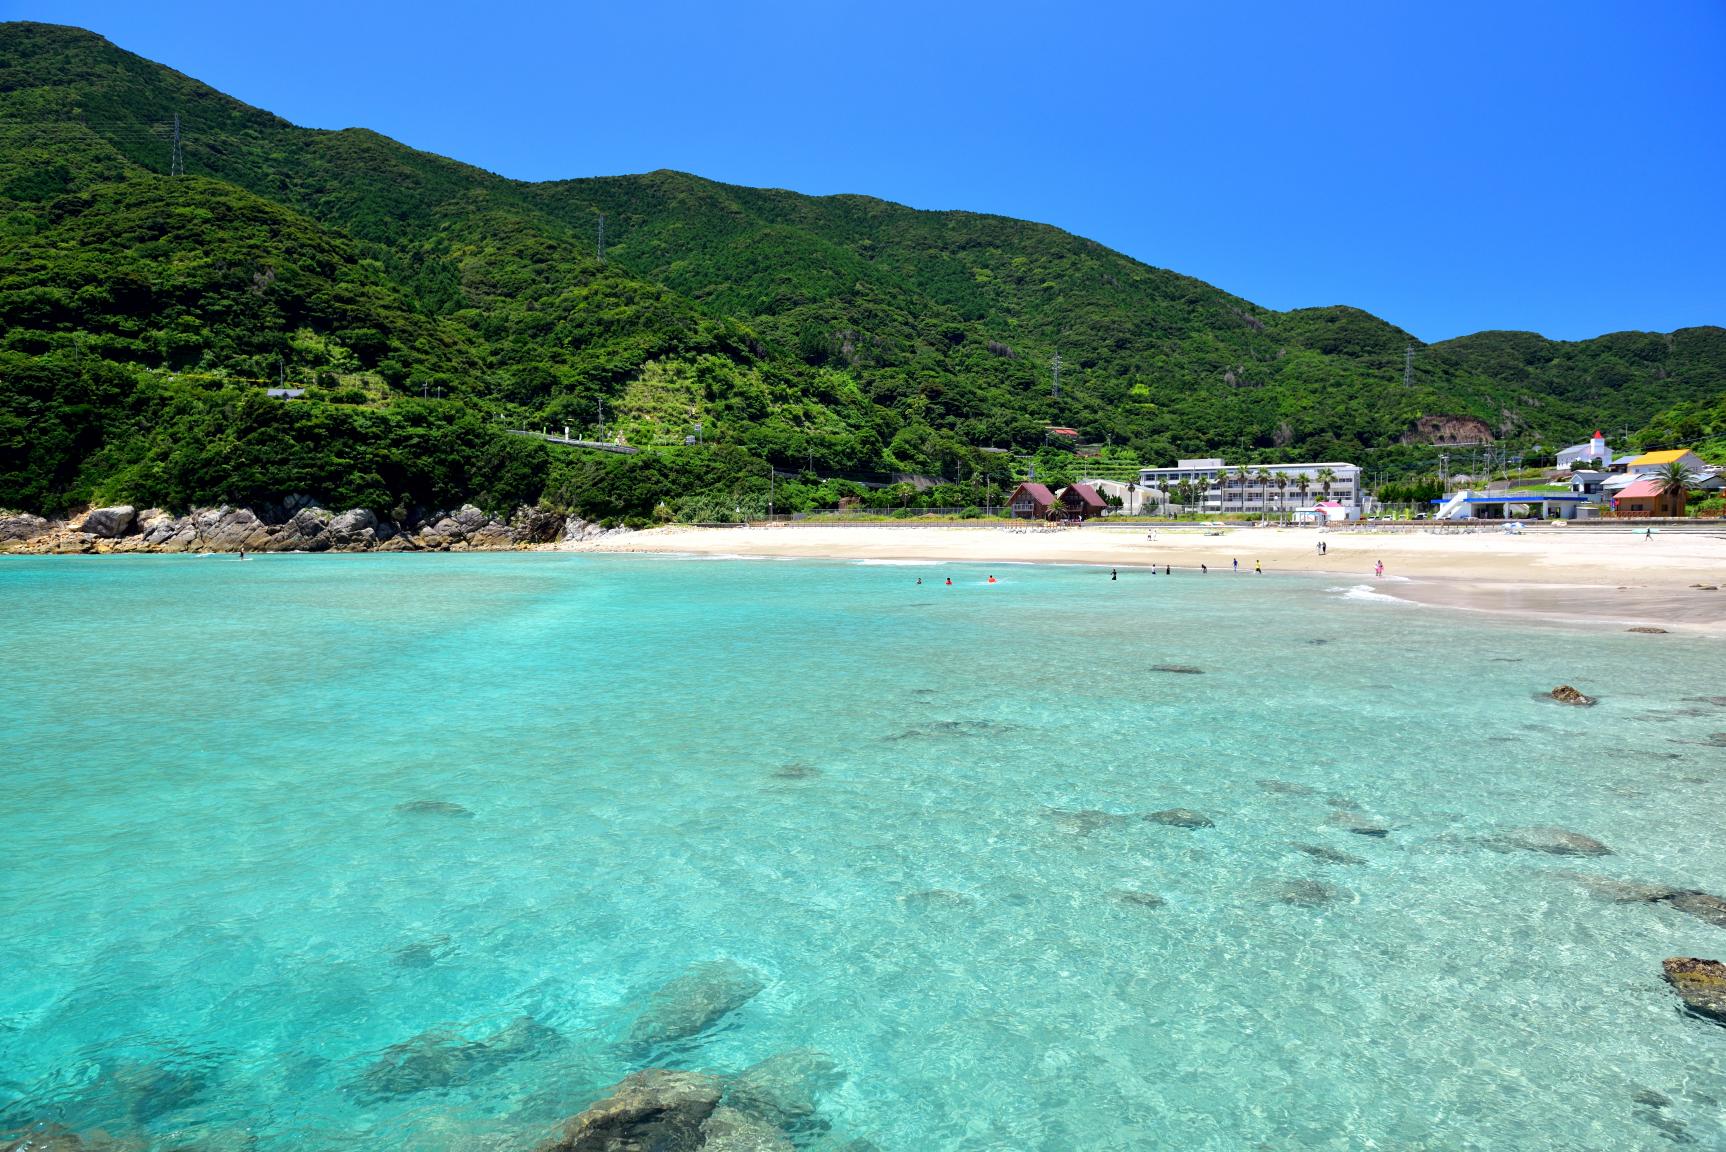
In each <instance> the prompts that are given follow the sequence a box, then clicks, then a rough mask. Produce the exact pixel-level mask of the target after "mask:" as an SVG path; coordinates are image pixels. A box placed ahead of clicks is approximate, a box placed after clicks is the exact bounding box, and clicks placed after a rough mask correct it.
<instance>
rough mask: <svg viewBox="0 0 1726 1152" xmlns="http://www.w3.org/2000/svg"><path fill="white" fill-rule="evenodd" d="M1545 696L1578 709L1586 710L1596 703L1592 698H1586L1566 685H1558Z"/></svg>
mask: <svg viewBox="0 0 1726 1152" xmlns="http://www.w3.org/2000/svg"><path fill="white" fill-rule="evenodd" d="M1547 695H1548V696H1550V697H1551V698H1552V699H1554V700H1556V701H1558V702H1559V703H1560V704H1574V705H1576V706H1577V707H1580V708H1587V707H1589V706H1590V705H1592V704H1594V703H1595V702H1596V701H1595V699H1594V697H1592V696H1586V695H1584V694H1583V693H1581V692H1578V691H1577V690H1576V689H1575V688H1572V687H1571V686H1570V685H1568V684H1560V685H1559V686H1558V687H1556V688H1554V689H1553V690H1552V691H1550V692H1548V693H1547Z"/></svg>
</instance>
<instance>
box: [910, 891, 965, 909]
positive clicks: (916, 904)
mask: <svg viewBox="0 0 1726 1152" xmlns="http://www.w3.org/2000/svg"><path fill="white" fill-rule="evenodd" d="M899 903H901V904H903V905H905V907H907V908H969V907H970V906H971V905H973V904H975V903H976V901H975V900H973V899H971V897H969V896H967V895H965V894H964V893H963V892H954V891H953V890H952V889H950V888H924V889H923V890H921V891H919V892H903V893H900V895H899Z"/></svg>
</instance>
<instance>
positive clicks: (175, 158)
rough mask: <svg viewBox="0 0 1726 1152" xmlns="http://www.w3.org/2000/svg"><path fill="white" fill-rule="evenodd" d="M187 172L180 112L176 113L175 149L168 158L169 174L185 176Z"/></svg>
mask: <svg viewBox="0 0 1726 1152" xmlns="http://www.w3.org/2000/svg"><path fill="white" fill-rule="evenodd" d="M185 174H186V157H185V155H184V154H183V153H182V152H181V151H180V114H179V113H178V112H176V113H174V151H173V154H172V155H171V156H170V157H169V158H168V175H170V176H184V175H185Z"/></svg>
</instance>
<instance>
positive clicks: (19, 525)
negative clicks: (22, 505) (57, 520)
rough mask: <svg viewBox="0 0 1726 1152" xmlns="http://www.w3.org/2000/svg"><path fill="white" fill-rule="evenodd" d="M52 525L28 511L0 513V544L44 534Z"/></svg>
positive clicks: (32, 538)
mask: <svg viewBox="0 0 1726 1152" xmlns="http://www.w3.org/2000/svg"><path fill="white" fill-rule="evenodd" d="M52 527H53V525H52V524H50V523H49V522H48V521H46V520H44V519H42V517H40V516H32V515H30V513H28V512H6V513H0V544H5V543H7V542H9V541H16V540H34V539H35V538H36V537H38V536H42V535H46V534H47V532H48V530H49V529H50V528H52Z"/></svg>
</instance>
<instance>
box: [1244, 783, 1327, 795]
mask: <svg viewBox="0 0 1726 1152" xmlns="http://www.w3.org/2000/svg"><path fill="white" fill-rule="evenodd" d="M1258 786H1259V787H1260V788H1263V789H1264V790H1265V791H1266V792H1275V793H1276V794H1277V795H1279V796H1316V795H1317V794H1318V793H1317V792H1315V791H1314V790H1313V789H1311V788H1309V787H1307V786H1306V785H1305V784H1296V783H1294V782H1293V781H1290V780H1260V781H1258Z"/></svg>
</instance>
